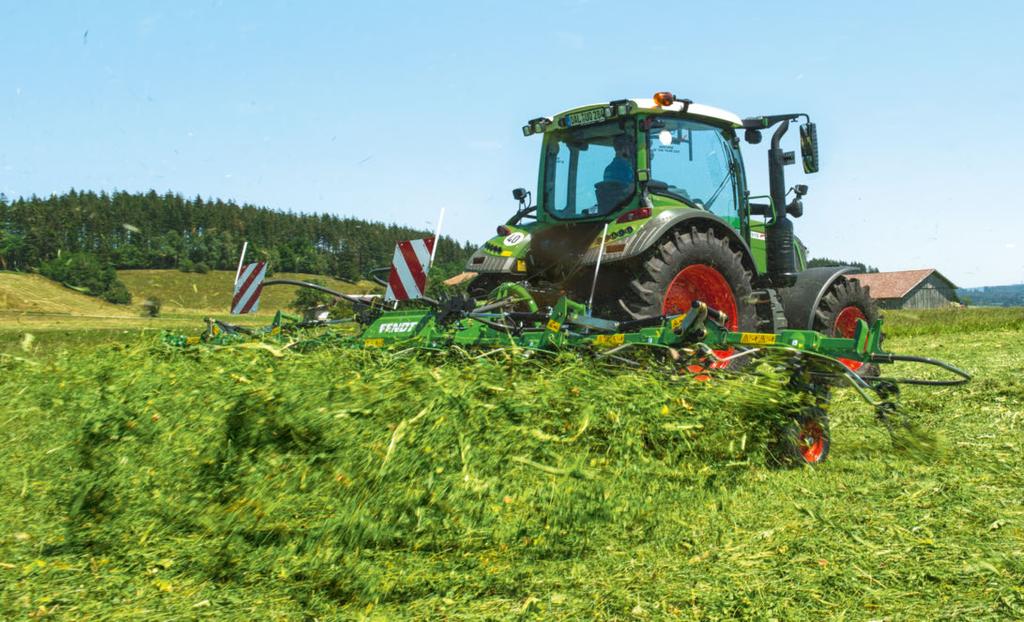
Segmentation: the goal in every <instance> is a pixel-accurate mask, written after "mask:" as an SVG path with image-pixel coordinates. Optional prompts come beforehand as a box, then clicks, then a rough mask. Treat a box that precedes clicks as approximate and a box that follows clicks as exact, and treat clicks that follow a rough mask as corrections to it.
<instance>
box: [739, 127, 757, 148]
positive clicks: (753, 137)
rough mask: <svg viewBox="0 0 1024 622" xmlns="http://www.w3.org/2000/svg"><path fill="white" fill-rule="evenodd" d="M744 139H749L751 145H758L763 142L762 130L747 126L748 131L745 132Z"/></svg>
mask: <svg viewBox="0 0 1024 622" xmlns="http://www.w3.org/2000/svg"><path fill="white" fill-rule="evenodd" d="M743 140H745V141H747V142H748V143H750V144H751V145H756V144H757V143H759V142H761V130H755V129H754V128H747V131H746V132H743Z"/></svg>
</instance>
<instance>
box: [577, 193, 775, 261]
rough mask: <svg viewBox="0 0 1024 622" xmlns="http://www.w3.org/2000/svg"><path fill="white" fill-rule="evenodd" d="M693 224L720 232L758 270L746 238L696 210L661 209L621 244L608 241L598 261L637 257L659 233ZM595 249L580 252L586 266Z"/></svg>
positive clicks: (723, 223)
mask: <svg viewBox="0 0 1024 622" xmlns="http://www.w3.org/2000/svg"><path fill="white" fill-rule="evenodd" d="M693 225H697V226H698V227H701V226H703V227H706V228H709V229H712V230H714V231H715V232H716V233H718V234H719V235H721V236H723V237H725V238H726V239H728V240H729V242H730V244H733V245H734V246H735V248H737V249H738V250H739V251H740V253H741V254H742V255H743V263H744V265H746V266H747V267H748V268H749V269H750V270H751V271H752V272H753V273H754V274H756V273H757V270H756V268H755V264H754V255H753V253H752V252H751V251H750V246H748V245H747V243H746V241H745V240H744V239H743V238H741V237H740V234H739V232H737V231H736V230H735V229H733V228H732V227H731V226H730V225H729V223H727V222H726V221H725V220H722V219H721V218H719V217H718V216H716V215H714V214H712V213H710V212H705V211H701V210H695V209H687V210H682V211H675V210H669V211H664V212H661V213H660V214H658V215H657V216H655V217H653V218H652V219H651V220H650V221H648V222H647V223H645V224H644V225H643V227H641V229H640V231H638V232H637V233H636V234H635V235H633V236H630V237H629V238H628V239H626V240H625V241H624V244H612V243H611V242H609V243H607V244H605V255H604V258H603V259H602V260H601V261H602V263H603V262H609V263H610V262H615V261H622V260H625V259H630V258H632V257H636V256H637V255H640V254H641V253H643V252H645V251H646V250H647V249H649V248H650V247H651V246H653V245H654V244H655V243H657V241H658V240H660V239H661V238H662V236H664V235H665V234H666V233H668V232H669V231H671V230H672V229H674V228H676V227H681V228H683V229H684V230H686V231H689V229H690V227H691V226H693ZM619 247H621V248H619ZM597 251H598V249H597V248H596V247H595V248H591V249H589V250H588V251H587V252H586V254H584V255H583V262H582V263H583V265H585V266H587V265H594V264H596V263H597Z"/></svg>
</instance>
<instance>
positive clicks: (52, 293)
mask: <svg viewBox="0 0 1024 622" xmlns="http://www.w3.org/2000/svg"><path fill="white" fill-rule="evenodd" d="M0 312H7V313H11V312H17V313H62V314H69V315H82V316H128V315H133V314H134V313H135V310H134V309H132V308H130V307H127V306H123V305H114V304H110V303H108V302H104V301H103V300H100V299H99V298H95V297H93V296H86V295H85V294H82V293H79V292H77V291H75V290H73V289H71V288H68V287H64V286H63V285H61V284H60V283H56V282H54V281H51V280H50V279H48V278H46V277H43V276H39V275H38V274H24V273H21V272H0Z"/></svg>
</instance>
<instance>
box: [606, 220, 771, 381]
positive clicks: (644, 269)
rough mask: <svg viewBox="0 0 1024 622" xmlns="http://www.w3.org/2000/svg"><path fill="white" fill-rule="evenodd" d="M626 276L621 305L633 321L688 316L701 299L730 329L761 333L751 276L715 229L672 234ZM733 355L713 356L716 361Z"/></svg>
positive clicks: (718, 354)
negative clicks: (715, 357) (723, 315)
mask: <svg viewBox="0 0 1024 622" xmlns="http://www.w3.org/2000/svg"><path fill="white" fill-rule="evenodd" d="M630 276H631V277H632V278H630V279H629V281H628V283H627V285H626V291H625V292H623V293H622V295H621V296H620V297H619V305H620V307H621V308H622V309H624V310H625V311H626V312H627V313H629V315H631V316H632V317H651V316H656V315H669V314H677V313H686V312H687V311H689V310H690V307H691V305H692V304H693V302H694V301H696V300H700V301H702V302H704V303H707V305H708V306H710V307H713V308H715V309H718V310H719V311H722V312H724V313H725V314H726V315H727V316H728V322H727V324H726V328H728V329H729V330H732V331H737V330H741V331H755V332H756V331H758V330H759V329H761V328H763V327H761V326H760V323H759V321H758V313H757V309H756V308H755V304H754V302H753V291H752V287H751V281H752V279H753V274H752V273H751V271H750V270H749V269H748V268H747V267H746V266H745V265H744V262H743V256H742V255H741V254H740V252H739V251H738V250H734V249H733V248H732V247H731V246H730V245H729V241H728V240H727V239H726V238H725V237H723V236H720V235H718V234H716V233H715V232H714V231H713V230H710V229H707V230H700V229H698V228H697V227H692V228H691V229H690V230H689V231H682V230H680V229H674V230H672V231H671V232H669V233H668V234H666V235H665V236H664V237H663V238H662V239H661V241H660V243H658V244H655V245H654V246H653V247H651V250H649V251H648V252H647V254H646V255H645V256H644V257H643V259H642V260H641V262H640V264H639V266H638V267H636V268H635V269H634V271H633V273H632V275H630ZM771 330H773V328H771V327H769V328H768V332H770V331H771ZM731 353H732V352H731V351H729V350H723V351H716V352H715V354H716V355H717V356H719V357H726V356H729V355H730V354H731ZM739 361H743V359H739ZM739 361H736V362H739ZM734 363H735V362H734ZM734 363H729V364H718V365H715V367H727V366H728V367H732V366H734Z"/></svg>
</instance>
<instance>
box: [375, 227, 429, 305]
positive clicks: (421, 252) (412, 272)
mask: <svg viewBox="0 0 1024 622" xmlns="http://www.w3.org/2000/svg"><path fill="white" fill-rule="evenodd" d="M433 251H434V238H426V239H423V240H403V241H401V242H399V243H398V244H395V257H394V259H392V260H391V274H389V275H388V290H387V292H385V293H384V300H412V299H413V298H420V297H421V296H423V292H424V291H425V290H426V288H427V271H428V270H429V269H430V258H431V255H432V253H433Z"/></svg>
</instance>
